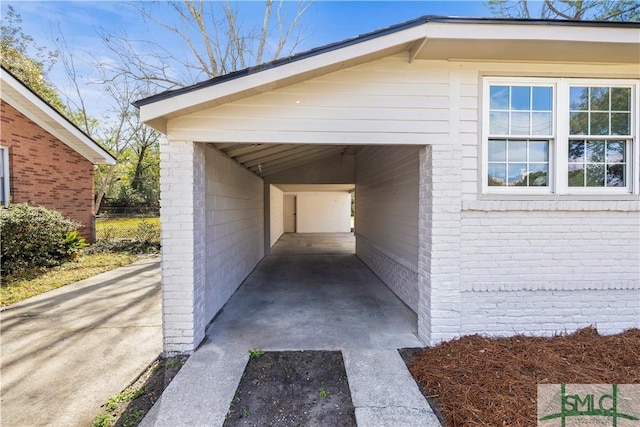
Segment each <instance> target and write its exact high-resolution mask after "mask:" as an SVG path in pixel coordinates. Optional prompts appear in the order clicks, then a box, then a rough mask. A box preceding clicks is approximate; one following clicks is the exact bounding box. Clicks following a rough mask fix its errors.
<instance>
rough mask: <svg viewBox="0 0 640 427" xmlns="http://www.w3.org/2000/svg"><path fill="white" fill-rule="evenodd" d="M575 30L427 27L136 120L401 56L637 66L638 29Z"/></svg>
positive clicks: (154, 123) (162, 103)
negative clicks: (385, 58)
mask: <svg viewBox="0 0 640 427" xmlns="http://www.w3.org/2000/svg"><path fill="white" fill-rule="evenodd" d="M573 24H575V23H572V24H571V25H569V24H567V25H561V24H560V25H559V24H558V23H557V22H554V23H549V24H545V23H544V22H537V23H535V24H534V23H527V25H526V26H523V25H522V23H521V22H505V23H501V22H495V21H487V22H472V23H470V22H427V23H423V24H421V25H416V26H413V27H409V28H406V29H402V30H400V31H396V32H391V33H387V34H384V35H380V36H378V37H373V38H367V39H364V40H362V41H356V42H354V43H351V44H346V45H345V46H344V47H339V48H337V49H335V50H329V51H324V52H322V53H319V54H317V55H311V56H307V57H304V58H302V59H299V60H296V61H294V62H289V63H283V64H279V65H277V66H275V67H271V68H267V69H265V70H262V71H258V72H256V73H254V74H251V73H248V74H243V75H242V76H240V77H237V78H232V79H227V80H223V81H221V82H219V83H216V84H211V85H207V86H203V87H198V88H195V87H194V89H193V90H185V91H180V92H179V93H177V94H171V93H169V94H168V95H167V96H166V97H160V98H157V100H153V101H152V102H141V103H140V104H139V107H140V118H141V120H142V121H143V122H144V123H146V124H147V125H149V126H151V127H153V128H154V129H156V130H158V131H160V132H162V133H166V124H167V121H168V120H170V119H172V118H175V117H180V116H183V115H185V114H189V113H192V112H195V111H199V110H202V109H205V108H211V107H215V106H217V105H220V104H223V103H227V102H231V101H235V100H238V99H242V98H245V97H248V96H252V95H256V94H259V93H261V92H266V91H270V90H274V89H277V88H280V87H283V86H287V85H289V84H292V83H296V82H300V81H304V80H308V79H310V78H313V77H317V76H319V75H322V74H326V73H330V72H334V71H338V70H340V69H343V68H347V67H352V66H354V65H357V64H360V63H364V62H369V61H372V60H376V59H380V58H383V57H385V56H389V55H393V54H396V53H400V52H407V53H408V56H407V59H408V60H409V61H413V60H420V59H432V60H449V61H498V62H561V63H604V64H617V63H623V64H624V63H640V27H637V26H635V27H629V26H620V27H615V26H602V25H593V26H590V25H588V23H585V25H573ZM187 89H189V88H187ZM152 98H154V97H152Z"/></svg>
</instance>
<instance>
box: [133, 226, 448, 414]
mask: <svg viewBox="0 0 640 427" xmlns="http://www.w3.org/2000/svg"><path fill="white" fill-rule="evenodd" d="M422 346H423V343H422V342H421V341H420V340H419V339H418V338H417V318H416V315H415V313H413V312H412V311H411V310H410V309H409V308H407V307H406V306H405V305H404V303H402V301H400V300H399V299H398V298H397V297H396V296H395V295H394V294H393V293H392V292H391V291H390V290H389V288H387V287H386V286H385V285H384V284H383V283H382V282H381V281H380V280H379V279H378V278H377V277H376V276H375V275H374V274H373V273H372V272H371V270H369V269H368V268H367V267H366V265H364V264H363V263H362V261H360V259H359V258H358V257H357V256H356V255H355V254H354V237H353V234H350V233H344V234H331V235H328V234H295V235H293V234H292V235H284V236H283V237H282V238H281V239H280V240H279V241H278V243H276V245H275V246H274V248H273V250H272V253H271V255H269V256H267V257H265V258H264V259H263V260H262V261H261V262H260V263H259V264H258V266H257V267H256V269H255V270H254V271H253V273H252V274H251V275H250V276H249V277H248V278H247V279H246V280H245V282H244V283H243V284H242V286H241V287H240V288H239V289H238V291H236V293H235V294H234V295H233V296H232V297H231V299H230V300H229V301H228V302H227V304H226V305H225V306H224V308H223V311H222V313H221V314H220V315H219V317H218V318H217V319H216V320H215V321H214V322H213V324H212V325H211V326H210V327H209V329H208V331H207V338H206V340H205V342H204V344H203V345H202V346H201V347H200V348H199V349H198V350H197V351H196V352H195V353H194V354H193V355H192V356H191V358H190V359H189V360H188V361H187V363H186V364H185V366H184V367H183V368H182V370H181V371H180V372H179V373H178V375H177V376H176V378H175V379H174V380H173V382H172V383H171V384H170V385H169V387H168V388H167V389H166V390H165V392H164V394H163V396H162V398H161V400H160V401H159V402H158V403H156V405H155V406H154V407H153V409H152V411H151V412H150V413H149V414H148V415H147V417H146V418H145V419H144V420H143V423H142V426H176V425H181V426H221V425H222V424H223V423H224V419H225V415H226V414H227V411H228V409H229V405H230V403H231V400H232V398H233V395H234V393H235V390H236V388H237V386H238V383H239V381H240V378H241V376H242V372H243V371H244V368H245V365H246V363H247V361H248V350H250V349H253V348H260V349H263V350H341V351H342V354H343V358H344V361H345V368H346V372H347V377H348V382H349V387H350V390H351V396H352V400H353V403H354V406H355V407H356V420H357V422H358V425H359V426H394V427H402V426H411V427H417V426H439V425H440V423H439V422H438V420H437V418H436V417H435V415H434V414H433V412H432V411H431V408H430V407H429V405H428V404H427V402H426V400H425V399H424V397H423V396H422V394H421V393H420V391H419V390H418V387H417V385H416V383H415V382H414V381H413V379H412V378H411V376H410V374H409V372H408V370H407V369H406V367H405V365H404V362H403V361H402V359H401V357H400V355H399V354H398V352H397V349H398V348H401V347H422Z"/></svg>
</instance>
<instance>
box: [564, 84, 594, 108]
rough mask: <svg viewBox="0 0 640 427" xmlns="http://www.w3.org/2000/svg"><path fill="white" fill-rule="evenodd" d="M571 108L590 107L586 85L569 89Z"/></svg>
mask: <svg viewBox="0 0 640 427" xmlns="http://www.w3.org/2000/svg"><path fill="white" fill-rule="evenodd" d="M569 108H570V109H571V110H582V111H585V110H588V109H589V91H588V90H587V88H586V87H572V88H571V89H569Z"/></svg>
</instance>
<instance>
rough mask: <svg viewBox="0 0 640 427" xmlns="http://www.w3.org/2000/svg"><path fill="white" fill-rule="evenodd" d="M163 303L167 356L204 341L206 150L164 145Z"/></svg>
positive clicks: (179, 143)
mask: <svg viewBox="0 0 640 427" xmlns="http://www.w3.org/2000/svg"><path fill="white" fill-rule="evenodd" d="M160 192H161V201H160V203H161V208H160V215H161V229H162V236H161V238H162V298H163V322H162V323H163V334H164V351H165V353H168V354H171V353H188V352H191V351H193V350H194V349H195V348H196V347H197V345H198V344H199V343H200V342H201V341H202V339H203V338H204V328H205V325H206V321H205V319H204V293H205V290H204V288H205V265H204V264H205V260H204V244H205V243H204V238H203V236H204V147H203V146H202V145H200V144H196V143H193V142H190V141H168V140H166V139H162V140H161V142H160Z"/></svg>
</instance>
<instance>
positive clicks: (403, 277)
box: [356, 234, 418, 312]
mask: <svg viewBox="0 0 640 427" xmlns="http://www.w3.org/2000/svg"><path fill="white" fill-rule="evenodd" d="M356 253H357V254H358V258H360V259H361V260H362V261H363V262H364V263H365V264H367V266H368V267H369V268H370V269H371V270H372V271H374V272H375V274H376V275H377V276H378V277H379V278H380V280H382V281H383V282H384V283H385V284H386V285H387V286H388V287H389V289H391V290H392V291H393V293H395V294H396V295H397V296H398V298H400V299H401V300H402V301H403V302H404V303H405V304H406V305H407V306H408V307H409V308H410V309H411V310H413V311H414V312H417V311H418V271H417V268H416V266H414V265H411V264H408V263H407V262H406V261H404V260H402V259H400V258H398V257H396V256H394V255H393V254H392V253H390V252H389V251H387V250H385V249H384V248H381V247H380V246H377V245H375V244H374V243H372V242H370V241H369V240H367V239H366V238H365V237H363V236H360V235H357V234H356Z"/></svg>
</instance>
